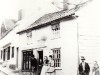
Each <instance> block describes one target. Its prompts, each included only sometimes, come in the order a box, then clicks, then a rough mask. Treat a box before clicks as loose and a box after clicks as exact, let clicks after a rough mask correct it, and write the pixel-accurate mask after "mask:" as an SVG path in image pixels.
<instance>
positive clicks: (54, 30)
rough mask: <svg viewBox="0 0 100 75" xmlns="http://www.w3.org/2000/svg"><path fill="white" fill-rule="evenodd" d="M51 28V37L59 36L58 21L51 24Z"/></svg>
mask: <svg viewBox="0 0 100 75" xmlns="http://www.w3.org/2000/svg"><path fill="white" fill-rule="evenodd" d="M51 29H52V32H53V39H54V38H58V37H60V23H54V24H52V25H51Z"/></svg>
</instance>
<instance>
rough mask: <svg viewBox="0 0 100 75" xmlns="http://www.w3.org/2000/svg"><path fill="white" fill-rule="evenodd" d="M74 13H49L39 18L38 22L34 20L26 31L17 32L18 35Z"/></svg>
mask: <svg viewBox="0 0 100 75" xmlns="http://www.w3.org/2000/svg"><path fill="white" fill-rule="evenodd" d="M72 14H74V13H69V12H68V11H67V10H66V11H64V10H63V11H58V12H54V13H49V14H45V15H44V16H42V17H40V18H39V19H38V20H36V21H35V22H34V23H33V24H31V25H30V26H29V27H27V28H26V29H24V30H22V31H19V32H18V34H19V33H22V32H24V31H27V30H30V29H31V28H33V29H34V27H38V26H40V25H43V24H46V23H49V22H52V21H54V20H57V19H60V18H63V17H66V16H69V15H72Z"/></svg>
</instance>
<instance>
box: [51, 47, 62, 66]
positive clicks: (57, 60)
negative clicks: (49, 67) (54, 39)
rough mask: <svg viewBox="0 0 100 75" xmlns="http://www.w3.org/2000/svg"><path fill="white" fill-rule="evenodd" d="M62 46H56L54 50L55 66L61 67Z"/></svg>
mask: <svg viewBox="0 0 100 75" xmlns="http://www.w3.org/2000/svg"><path fill="white" fill-rule="evenodd" d="M60 49H61V48H54V49H52V50H53V60H54V67H61V52H60Z"/></svg>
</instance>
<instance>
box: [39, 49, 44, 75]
mask: <svg viewBox="0 0 100 75" xmlns="http://www.w3.org/2000/svg"><path fill="white" fill-rule="evenodd" d="M38 55H39V56H38V57H39V58H38V75H40V74H41V69H42V66H43V51H38Z"/></svg>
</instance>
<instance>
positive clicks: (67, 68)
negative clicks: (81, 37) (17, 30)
mask: <svg viewBox="0 0 100 75" xmlns="http://www.w3.org/2000/svg"><path fill="white" fill-rule="evenodd" d="M61 43H62V47H61V55H62V56H61V58H62V69H63V70H62V75H77V69H78V46H77V22H76V20H72V21H66V22H62V23H61Z"/></svg>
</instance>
